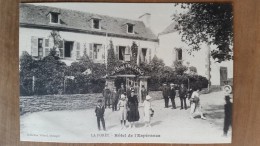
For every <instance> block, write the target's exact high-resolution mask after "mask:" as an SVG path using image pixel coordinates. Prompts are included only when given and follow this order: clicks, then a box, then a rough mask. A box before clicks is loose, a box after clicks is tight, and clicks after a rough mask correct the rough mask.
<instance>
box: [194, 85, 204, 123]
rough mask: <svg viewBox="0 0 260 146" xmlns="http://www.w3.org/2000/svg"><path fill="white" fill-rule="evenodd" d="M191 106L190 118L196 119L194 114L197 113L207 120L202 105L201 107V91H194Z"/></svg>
mask: <svg viewBox="0 0 260 146" xmlns="http://www.w3.org/2000/svg"><path fill="white" fill-rule="evenodd" d="M190 101H191V105H190V118H192V119H193V118H194V116H193V115H194V114H195V113H196V111H197V112H198V113H199V114H200V117H201V119H203V120H206V118H205V117H204V116H203V113H202V109H201V105H200V94H199V89H198V88H197V89H194V92H193V93H192V95H191V98H190Z"/></svg>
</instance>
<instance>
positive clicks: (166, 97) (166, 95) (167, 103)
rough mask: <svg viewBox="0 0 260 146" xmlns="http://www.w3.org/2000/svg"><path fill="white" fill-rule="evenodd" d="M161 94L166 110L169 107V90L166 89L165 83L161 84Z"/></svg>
mask: <svg viewBox="0 0 260 146" xmlns="http://www.w3.org/2000/svg"><path fill="white" fill-rule="evenodd" d="M162 94H163V98H164V102H165V107H164V108H168V106H169V88H168V87H167V84H166V83H163V88H162Z"/></svg>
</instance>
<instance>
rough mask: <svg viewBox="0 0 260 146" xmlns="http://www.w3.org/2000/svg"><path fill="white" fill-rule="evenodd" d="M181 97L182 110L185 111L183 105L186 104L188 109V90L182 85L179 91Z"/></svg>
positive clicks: (185, 106)
mask: <svg viewBox="0 0 260 146" xmlns="http://www.w3.org/2000/svg"><path fill="white" fill-rule="evenodd" d="M179 97H180V100H181V110H182V109H183V103H184V108H185V109H187V104H186V97H187V88H186V87H185V86H184V84H181V87H180V89H179Z"/></svg>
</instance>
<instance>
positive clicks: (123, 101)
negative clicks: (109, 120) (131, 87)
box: [117, 94, 127, 129]
mask: <svg viewBox="0 0 260 146" xmlns="http://www.w3.org/2000/svg"><path fill="white" fill-rule="evenodd" d="M117 107H118V109H119V110H120V120H121V121H120V122H121V129H123V128H124V127H125V124H126V116H127V101H126V96H125V95H124V94H121V98H120V100H119V102H118V105H117Z"/></svg>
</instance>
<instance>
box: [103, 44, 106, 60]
mask: <svg viewBox="0 0 260 146" xmlns="http://www.w3.org/2000/svg"><path fill="white" fill-rule="evenodd" d="M102 48H103V51H102V59H103V60H105V50H106V46H105V45H102Z"/></svg>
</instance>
